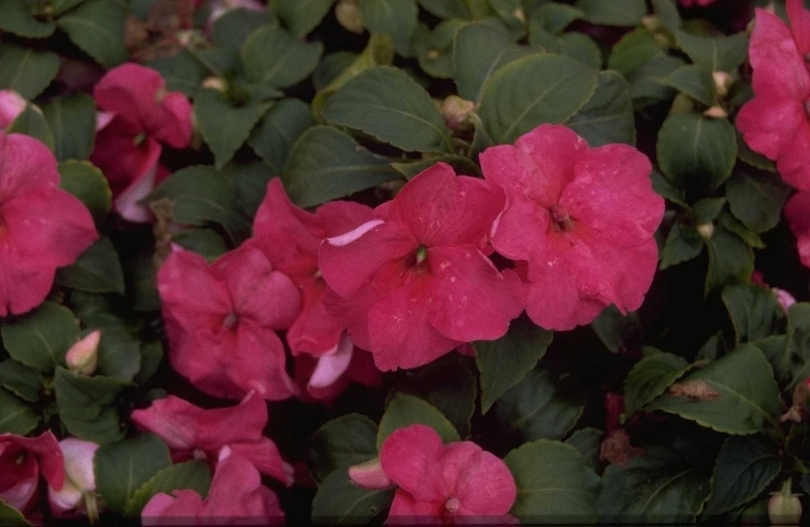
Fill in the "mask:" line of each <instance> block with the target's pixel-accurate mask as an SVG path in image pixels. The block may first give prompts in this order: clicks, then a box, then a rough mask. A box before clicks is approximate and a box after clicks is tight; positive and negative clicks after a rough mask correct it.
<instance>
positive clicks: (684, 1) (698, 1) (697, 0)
mask: <svg viewBox="0 0 810 527" xmlns="http://www.w3.org/2000/svg"><path fill="white" fill-rule="evenodd" d="M678 1H679V2H680V3H681V5H682V6H684V7H695V6H697V7H708V6H710V5H712V4H713V3H715V2H716V1H717V0H678Z"/></svg>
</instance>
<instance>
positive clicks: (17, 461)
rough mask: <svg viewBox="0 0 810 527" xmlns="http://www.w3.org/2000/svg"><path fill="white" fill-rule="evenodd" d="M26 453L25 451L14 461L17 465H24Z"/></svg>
mask: <svg viewBox="0 0 810 527" xmlns="http://www.w3.org/2000/svg"><path fill="white" fill-rule="evenodd" d="M25 454H26V453H25V452H23V453H22V454H20V455H19V456H17V459H15V460H14V463H16V464H17V465H22V464H23V463H25V457H26V456H25Z"/></svg>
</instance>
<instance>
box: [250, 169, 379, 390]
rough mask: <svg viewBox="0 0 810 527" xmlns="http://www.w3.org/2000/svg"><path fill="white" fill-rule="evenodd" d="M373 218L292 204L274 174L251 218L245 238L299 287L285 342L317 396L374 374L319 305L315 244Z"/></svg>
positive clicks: (321, 291)
mask: <svg viewBox="0 0 810 527" xmlns="http://www.w3.org/2000/svg"><path fill="white" fill-rule="evenodd" d="M372 219H374V213H373V211H372V209H371V208H370V207H367V206H365V205H361V204H359V203H353V202H349V201H333V202H331V203H327V204H325V205H322V206H321V207H319V208H318V209H317V210H316V211H315V213H314V214H313V213H310V212H306V211H304V210H302V209H300V208H298V207H296V206H295V205H293V204H292V203H291V202H290V200H289V198H288V197H287V194H286V193H285V192H284V187H283V186H282V184H281V181H280V180H279V179H278V178H274V179H272V180H271V181H270V183H269V184H268V185H267V194H266V195H265V198H264V200H263V201H262V204H261V206H260V207H259V210H258V212H257V213H256V218H255V220H254V222H253V233H254V236H253V238H252V239H251V240H250V242H248V243H249V244H251V245H252V246H254V247H256V248H258V249H260V250H261V251H262V252H264V254H265V256H267V259H268V260H270V262H271V263H272V264H273V266H274V267H275V268H276V269H278V270H279V271H281V272H282V273H284V274H286V275H287V276H289V277H290V278H291V279H292V281H293V282H294V283H295V285H297V286H298V287H299V289H300V290H301V296H302V300H303V309H302V310H301V314H300V315H299V316H298V318H296V319H295V322H293V324H292V326H291V327H290V330H289V331H288V332H287V343H288V344H289V345H290V349H291V350H292V353H293V356H295V357H296V378H298V379H299V381H300V382H301V384H302V385H306V386H307V392H308V394H309V395H310V396H311V397H312V398H314V399H318V400H327V399H333V398H334V397H336V396H337V395H339V394H340V393H341V392H342V391H343V390H344V389H345V388H346V387H348V385H349V384H350V382H351V381H352V380H353V381H356V382H361V383H362V384H366V385H369V386H374V385H377V384H379V382H380V380H381V379H380V377H381V376H380V373H379V371H378V370H377V369H376V368H374V367H373V365H372V366H371V367H370V368H369V366H370V363H371V361H370V360H369V359H370V357H369V356H368V354H367V353H365V352H362V351H359V350H356V349H355V347H354V344H353V343H352V341H351V339H350V338H349V337H348V336H346V331H345V329H346V328H345V327H344V326H342V325H340V324H339V323H338V322H337V321H336V320H335V319H333V318H332V317H331V316H330V315H329V314H328V313H327V312H326V308H325V307H324V304H323V298H324V295H325V294H326V289H327V287H326V282H324V280H323V278H322V276H321V271H320V269H319V268H318V248H319V247H320V245H321V242H323V240H324V239H326V238H327V237H330V236H340V235H342V234H345V233H347V232H349V231H351V230H353V229H355V228H357V227H359V226H360V225H362V224H364V223H366V222H368V221H371V220H372Z"/></svg>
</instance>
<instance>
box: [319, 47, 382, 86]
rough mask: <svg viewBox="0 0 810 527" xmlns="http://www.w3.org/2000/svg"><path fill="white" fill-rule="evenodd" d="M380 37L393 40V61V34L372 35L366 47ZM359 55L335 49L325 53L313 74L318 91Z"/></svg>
mask: <svg viewBox="0 0 810 527" xmlns="http://www.w3.org/2000/svg"><path fill="white" fill-rule="evenodd" d="M379 38H383V39H387V40H388V41H389V42H391V46H390V47H391V61H393V56H394V43H393V41H392V40H391V35H372V36H371V38H369V40H368V42H369V43H368V44H367V45H366V49H368V48H369V46H370V45H371V42H372V41H373V40H375V39H379ZM359 56H360V54H358V53H352V52H351V51H335V52H334V53H329V54H327V55H325V56H324V57H323V59H322V60H321V62H320V64H318V67H317V68H315V72H314V73H313V74H312V85H313V86H314V87H315V89H316V90H317V91H321V90H323V89H324V88H326V86H327V85H328V84H329V83H330V82H332V81H333V80H335V79H337V78H338V76H339V75H340V74H341V73H342V72H343V71H344V70H345V69H346V68H348V67H349V66H351V64H352V62H354V61H355V60H356V59H357V57H359ZM389 64H390V62H389Z"/></svg>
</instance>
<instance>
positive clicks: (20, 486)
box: [0, 431, 65, 512]
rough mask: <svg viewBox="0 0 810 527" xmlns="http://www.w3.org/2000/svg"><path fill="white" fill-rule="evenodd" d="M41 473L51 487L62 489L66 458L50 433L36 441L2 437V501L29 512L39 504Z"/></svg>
mask: <svg viewBox="0 0 810 527" xmlns="http://www.w3.org/2000/svg"><path fill="white" fill-rule="evenodd" d="M40 473H41V474H42V475H43V476H44V477H45V480H46V481H47V482H48V485H49V486H50V487H52V488H54V489H56V490H61V489H62V486H63V485H64V483H65V464H64V458H63V457H62V450H61V449H60V448H59V443H58V442H57V441H56V437H54V435H53V434H52V433H51V432H50V431H47V432H45V433H44V434H42V435H40V436H39V437H33V438H32V437H20V436H17V435H14V434H0V500H3V501H4V502H5V503H6V504H7V505H10V506H12V507H14V508H15V509H17V510H19V511H22V512H27V510H28V508H29V506H30V505H31V504H32V503H33V502H34V500H36V497H37V490H38V489H39V475H40Z"/></svg>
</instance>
